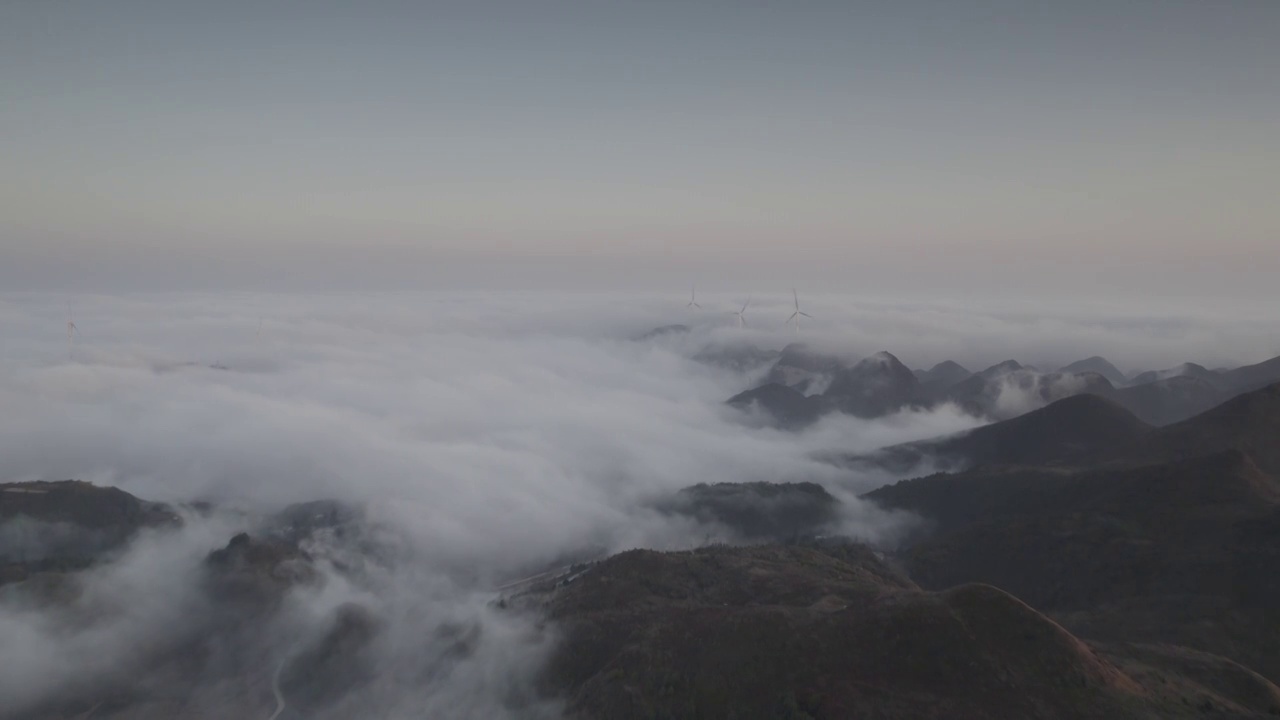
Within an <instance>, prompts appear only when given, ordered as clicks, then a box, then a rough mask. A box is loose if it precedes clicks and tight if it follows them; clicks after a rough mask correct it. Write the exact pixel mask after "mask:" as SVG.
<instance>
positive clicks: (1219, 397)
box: [1110, 375, 1230, 425]
mask: <svg viewBox="0 0 1280 720" xmlns="http://www.w3.org/2000/svg"><path fill="white" fill-rule="evenodd" d="M1110 397H1111V399H1113V400H1115V401H1116V402H1118V403H1120V404H1121V405H1123V406H1125V407H1126V408H1128V409H1129V410H1130V411H1131V412H1132V413H1133V414H1134V415H1137V416H1138V417H1140V418H1142V419H1143V420H1144V421H1146V422H1149V423H1151V424H1152V425H1169V424H1172V423H1176V422H1181V421H1183V420H1186V419H1187V418H1190V417H1194V416H1196V415H1199V414H1200V413H1202V412H1204V411H1205V410H1208V409H1209V408H1211V407H1213V406H1215V405H1217V404H1219V403H1221V402H1222V401H1224V400H1226V399H1227V398H1228V397H1230V396H1229V395H1228V394H1226V393H1224V392H1223V391H1222V390H1220V389H1218V387H1217V386H1216V385H1214V384H1213V383H1210V382H1209V381H1207V380H1204V379H1203V378H1198V377H1194V376H1191V375H1178V376H1174V377H1169V378H1164V379H1162V380H1154V381H1152V382H1149V383H1144V384H1142V385H1131V386H1129V387H1122V388H1119V389H1117V390H1115V392H1113V393H1112V394H1111V396H1110Z"/></svg>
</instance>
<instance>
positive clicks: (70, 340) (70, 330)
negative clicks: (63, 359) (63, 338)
mask: <svg viewBox="0 0 1280 720" xmlns="http://www.w3.org/2000/svg"><path fill="white" fill-rule="evenodd" d="M78 332H80V330H79V328H77V327H76V321H75V318H74V317H73V316H72V314H71V303H67V358H68V359H69V358H70V357H71V348H72V345H73V344H74V343H75V339H76V333H78Z"/></svg>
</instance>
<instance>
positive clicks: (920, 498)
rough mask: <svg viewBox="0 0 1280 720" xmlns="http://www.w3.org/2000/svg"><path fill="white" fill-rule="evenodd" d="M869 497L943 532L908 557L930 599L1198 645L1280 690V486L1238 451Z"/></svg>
mask: <svg viewBox="0 0 1280 720" xmlns="http://www.w3.org/2000/svg"><path fill="white" fill-rule="evenodd" d="M866 497H867V499H870V500H873V501H875V502H877V503H879V504H881V505H882V506H884V507H887V508H893V509H898V510H907V511H911V512H915V513H918V514H919V515H921V516H922V517H924V518H926V519H927V520H928V521H929V522H930V526H931V530H930V531H929V532H928V533H927V534H925V535H923V536H921V537H920V538H917V539H916V541H915V542H913V543H912V545H911V547H910V549H909V550H907V551H906V552H905V553H904V556H903V558H902V562H903V563H904V564H905V566H906V567H907V568H908V571H909V573H910V575H911V577H912V578H913V579H915V580H916V581H917V582H919V583H920V584H921V585H922V586H923V587H925V588H931V589H941V588H946V587H951V586H953V585H955V584H958V583H969V582H983V583H991V584H993V585H996V586H997V587H1000V588H1002V589H1005V590H1007V591H1009V592H1011V593H1013V594H1014V595H1016V596H1018V597H1019V598H1022V599H1023V600H1025V601H1026V602H1028V603H1029V604H1031V605H1032V606H1033V607H1036V608H1037V609H1039V610H1042V611H1045V612H1048V613H1050V614H1051V615H1053V616H1054V617H1058V618H1059V619H1061V620H1063V621H1064V622H1067V626H1068V627H1069V628H1074V629H1076V630H1077V631H1079V632H1082V633H1085V632H1087V633H1088V636H1089V637H1091V638H1095V639H1099V640H1105V641H1115V642H1144V643H1175V644H1180V645H1186V646H1189V647H1192V648H1196V649H1199V650H1201V651H1206V652H1210V653H1214V654H1218V655H1224V656H1227V657H1230V658H1231V659H1233V660H1235V661H1237V662H1240V663H1242V664H1244V665H1247V666H1249V667H1251V668H1253V669H1254V670H1256V671H1258V672H1260V673H1262V674H1263V675H1265V676H1266V677H1268V678H1269V679H1270V680H1271V681H1273V682H1275V681H1277V680H1280V657H1277V656H1276V655H1275V654H1274V652H1273V649H1274V648H1275V647H1278V646H1280V581H1278V580H1277V575H1276V572H1277V571H1278V570H1280V533H1277V532H1276V530H1280V483H1277V481H1276V480H1275V478H1273V477H1272V476H1270V475H1268V474H1266V473H1265V472H1263V471H1262V470H1261V469H1260V468H1259V467H1258V466H1257V464H1256V463H1254V461H1253V460H1252V459H1251V458H1250V457H1249V456H1248V455H1246V454H1244V453H1242V452H1240V451H1238V450H1229V451H1226V452H1222V453H1217V454H1214V455H1209V456H1206V457H1200V458H1196V459H1192V460H1180V461H1176V462H1172V463H1167V464H1161V465H1146V466H1141V467H1128V468H1108V469H1097V470H1085V471H1076V472H1068V471H1064V470H1056V471H1055V470H1046V469H1025V468H1024V469H991V470H984V469H978V470H975V471H972V472H969V473H963V474H960V475H938V476H932V477H929V478H920V479H917V480H911V481H905V482H902V483H898V484H897V485H894V486H889V487H886V488H882V489H880V490H877V491H874V492H872V493H870V494H868V495H867V496H866Z"/></svg>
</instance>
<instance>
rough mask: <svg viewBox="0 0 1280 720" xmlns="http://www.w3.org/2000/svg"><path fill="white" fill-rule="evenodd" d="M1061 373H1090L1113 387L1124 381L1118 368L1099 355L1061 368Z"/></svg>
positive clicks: (1123, 376)
mask: <svg viewBox="0 0 1280 720" xmlns="http://www.w3.org/2000/svg"><path fill="white" fill-rule="evenodd" d="M1062 372H1068V373H1084V372H1092V373H1097V374H1099V375H1101V376H1102V377H1104V378H1106V379H1107V381H1108V382H1110V383H1111V384H1113V385H1120V384H1123V383H1124V382H1125V380H1126V378H1125V374H1124V373H1122V372H1120V370H1119V368H1117V367H1116V366H1115V365H1112V364H1111V363H1110V362H1109V361H1108V360H1107V359H1106V358H1104V357H1102V356H1100V355H1094V356H1093V357H1090V358H1085V359H1084V360H1077V361H1075V362H1073V363H1071V364H1070V365H1067V366H1066V367H1064V368H1062Z"/></svg>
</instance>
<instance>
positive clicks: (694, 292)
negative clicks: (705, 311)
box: [685, 285, 702, 310]
mask: <svg viewBox="0 0 1280 720" xmlns="http://www.w3.org/2000/svg"><path fill="white" fill-rule="evenodd" d="M685 307H687V308H689V309H690V310H694V309H697V310H701V309H702V306H701V305H699V304H698V287H697V286H696V285H690V286H689V304H688V305H685Z"/></svg>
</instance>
